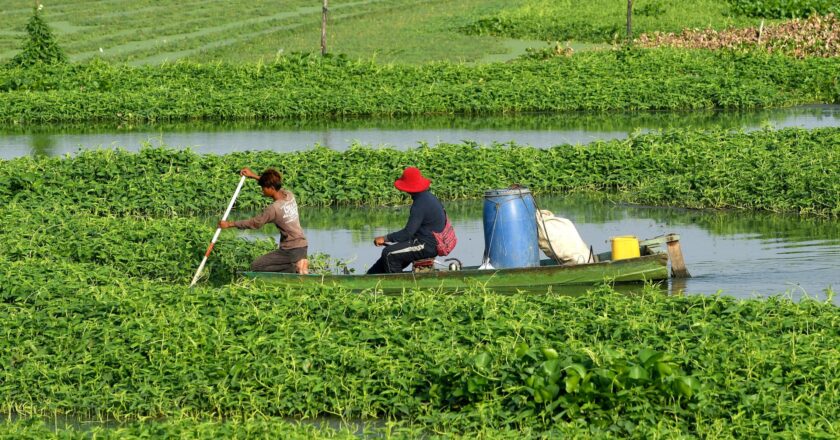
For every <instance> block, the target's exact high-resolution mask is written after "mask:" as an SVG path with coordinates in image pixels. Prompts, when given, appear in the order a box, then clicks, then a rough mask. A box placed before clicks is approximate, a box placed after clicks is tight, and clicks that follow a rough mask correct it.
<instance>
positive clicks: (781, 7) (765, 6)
mask: <svg viewBox="0 0 840 440" xmlns="http://www.w3.org/2000/svg"><path fill="white" fill-rule="evenodd" d="M729 3H730V4H731V5H732V11H733V12H735V13H737V14H741V15H746V16H749V17H766V18H794V17H807V16H809V15H811V14H814V13H817V14H828V13H835V14H840V3H837V1H836V0H729Z"/></svg>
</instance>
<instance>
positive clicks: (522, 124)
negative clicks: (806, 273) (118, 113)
mask: <svg viewBox="0 0 840 440" xmlns="http://www.w3.org/2000/svg"><path fill="white" fill-rule="evenodd" d="M765 126H771V127H775V128H784V127H803V128H817V127H838V126H840V105H814V106H800V107H792V108H785V109H766V110H755V111H692V112H654V113H608V114H603V113H599V114H587V113H563V114H518V115H506V116H498V115H497V116H466V115H438V116H423V117H401V118H344V119H318V120H305V119H304V120H284V121H267V122H254V121H246V122H208V121H194V122H189V123H178V124H159V125H131V124H124V125H118V126H115V125H91V124H81V125H49V126H42V127H39V126H11V127H0V157H2V158H5V159H8V158H12V157H19V156H26V155H31V154H40V153H39V151H43V149H41V147H39V146H38V142H41V141H40V139H42V138H48V139H50V142H52V147H51V148H50V149H49V151H48V154H51V155H64V154H68V153H74V152H76V151H78V150H79V149H80V148H85V149H87V148H115V147H121V148H125V149H127V150H132V151H133V150H137V149H139V148H140V146H141V145H142V144H143V143H146V142H148V143H150V144H152V145H169V146H172V147H191V148H193V149H194V150H196V151H198V152H200V153H215V154H223V153H229V152H233V151H244V150H273V151H299V150H305V149H308V148H312V147H313V146H314V145H316V144H319V145H323V146H326V147H329V148H333V149H336V150H345V149H347V148H348V147H349V146H350V145H352V144H353V143H354V142H359V143H361V144H364V145H371V146H383V145H387V146H392V147H396V148H399V149H405V148H411V147H416V146H417V145H418V144H420V143H429V144H437V143H441V142H449V143H460V142H463V141H464V140H471V141H475V142H479V143H482V144H490V143H493V142H510V141H514V142H516V143H519V144H525V145H532V146H535V147H550V146H554V145H559V144H567V143H568V144H585V143H589V142H592V141H596V140H610V139H623V138H626V137H627V136H629V135H630V134H631V133H633V132H636V131H638V132H648V131H652V130H660V129H672V128H680V129H684V128H700V129H702V128H713V127H715V128H725V129H736V130H740V129H743V130H755V129H759V128H762V127H765ZM39 149H40V150H39Z"/></svg>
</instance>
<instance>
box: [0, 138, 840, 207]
mask: <svg viewBox="0 0 840 440" xmlns="http://www.w3.org/2000/svg"><path fill="white" fill-rule="evenodd" d="M838 143H840V130H838V129H836V128H826V129H816V130H803V129H785V130H778V131H772V130H763V131H756V132H750V133H737V132H735V133H733V132H728V131H724V130H709V131H703V130H675V131H666V132H663V133H654V134H644V135H636V136H633V137H631V138H630V139H625V140H614V141H608V142H594V143H592V144H589V145H583V146H581V145H577V146H572V145H560V146H556V147H553V148H547V149H538V148H533V147H527V146H519V145H513V144H498V145H491V146H482V145H476V144H473V143H464V144H441V145H437V146H435V147H430V146H424V147H420V148H416V149H411V150H407V151H397V150H393V149H388V148H382V149H375V148H366V147H362V146H355V147H352V148H350V149H349V150H347V151H344V152H338V151H334V150H330V149H327V148H323V147H318V148H314V149H311V150H307V151H301V152H294V153H277V152H272V151H262V152H243V153H231V154H227V155H223V156H216V155H206V156H202V155H198V154H196V153H193V152H190V151H187V150H168V149H164V148H146V149H143V150H141V151H140V152H138V153H130V152H126V151H114V150H99V151H86V152H82V153H79V154H78V155H76V156H73V157H68V158H57V157H53V158H49V157H37V158H31V157H23V158H17V159H13V160H8V161H3V162H0V200H2V201H4V203H6V204H8V203H10V202H14V203H16V204H18V205H19V206H21V207H23V208H30V207H32V208H37V207H39V206H41V205H43V204H44V203H47V202H54V203H64V204H69V205H72V206H74V207H76V208H77V209H80V210H85V211H87V212H90V213H93V214H94V215H100V216H109V215H115V216H123V215H155V216H169V215H193V214H206V213H210V212H217V211H218V209H219V207H218V203H219V202H218V201H219V200H226V199H228V198H229V196H230V194H228V193H229V192H230V190H231V188H233V187H235V184H236V179H237V177H236V171H237V170H239V169H240V168H241V167H242V166H244V165H249V166H252V167H253V168H254V169H258V170H261V169H264V168H269V167H276V168H279V169H280V170H281V171H282V172H283V173H284V174H285V179H286V185H287V186H288V187H289V188H291V189H292V190H293V191H294V192H295V194H296V196H297V198H298V201H299V203H301V204H303V205H320V206H324V205H332V204H345V205H363V204H365V205H383V204H393V203H404V202H405V198H404V195H403V194H401V193H400V192H398V191H395V190H394V189H393V186H392V182H393V180H394V179H395V178H396V177H398V176H399V173H400V171H401V170H402V168H403V167H405V166H409V165H412V166H418V167H420V168H421V169H422V170H423V172H424V173H426V174H428V175H429V176H430V177H431V178H432V180H433V182H434V184H433V185H434V190H435V193H436V194H437V195H438V196H440V197H442V198H443V199H445V200H456V199H467V198H480V197H482V196H483V194H484V191H485V190H486V189H487V188H500V187H507V186H509V185H510V184H512V183H520V184H524V185H527V186H529V187H530V188H531V189H532V190H533V191H534V192H536V193H538V194H551V193H568V192H571V191H601V192H607V193H616V194H618V196H617V197H618V198H619V199H622V200H625V201H631V202H642V203H647V204H653V205H670V206H684V207H692V208H742V209H757V210H769V211H778V212H798V213H801V214H815V215H821V216H832V217H836V216H837V215H840V198H838V197H840V187H839V186H838V185H840V182H839V181H838V180H837V179H836V172H835V171H836V170H835V168H836V166H835V164H837V163H838V161H840V159H839V158H838V154H840V151H839V150H838V149H837V148H836V146H837V145H838ZM371 164H375V165H376V166H371ZM264 204H265V201H264V199H263V198H262V197H261V196H260V195H259V194H258V193H257V191H243V193H242V194H241V195H240V198H239V200H238V202H237V206H238V207H239V209H243V210H246V211H247V210H257V209H261V208H262V207H263V206H264Z"/></svg>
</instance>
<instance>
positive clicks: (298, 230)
mask: <svg viewBox="0 0 840 440" xmlns="http://www.w3.org/2000/svg"><path fill="white" fill-rule="evenodd" d="M281 191H283V193H284V194H285V197H284V198H283V200H275V201H274V203H272V204H270V205H268V207H266V208H265V210H264V211H263V212H262V214H260V215H258V216H256V217H254V218H249V219H248V220H238V221H235V222H233V225H234V226H236V227H237V228H239V229H259V228H261V227H262V226H263V225H265V224H266V223H269V222H271V223H274V224H275V225H276V226H277V229H279V230H280V249H297V248H302V247H305V246H307V245H308V242H307V241H306V236H305V235H304V234H303V228H302V227H301V226H300V219H299V218H298V206H297V201H296V200H295V195H294V194H292V192H291V191H288V190H285V189H283V190H281Z"/></svg>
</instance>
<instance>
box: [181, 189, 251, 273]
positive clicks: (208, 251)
mask: <svg viewBox="0 0 840 440" xmlns="http://www.w3.org/2000/svg"><path fill="white" fill-rule="evenodd" d="M245 179H246V177H245V176H242V178H241V179H239V185H237V186H236V192H234V193H233V197H232V198H231V199H230V203H229V204H228V207H227V209H226V210H225V215H223V216H222V221H225V220H227V218H228V214H230V210H231V209H233V204H234V203H235V202H236V198H237V197H239V191H241V190H242V184H244V183H245ZM221 232H222V228H216V233H215V234H214V235H213V240H211V241H210V246H207V252H205V253H204V258H202V259H201V264H199V265H198V270H197V271H195V276H194V277H193V279H192V282H191V283H190V287H192V286H194V285H195V283H196V281H198V277H199V276H200V275H201V271H202V270H203V269H204V265H205V264H207V257H209V256H210V252H211V251H212V250H213V246H214V245H215V244H216V240H218V239H219V234H220V233H221Z"/></svg>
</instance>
